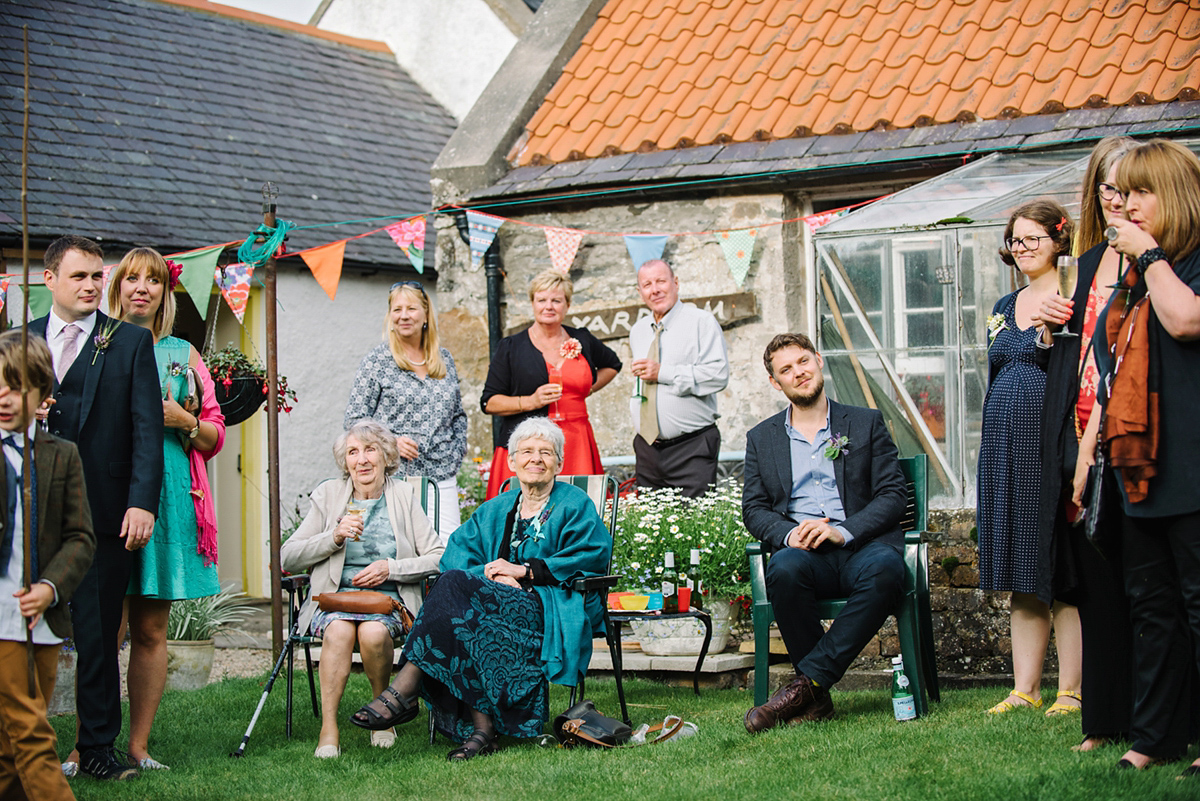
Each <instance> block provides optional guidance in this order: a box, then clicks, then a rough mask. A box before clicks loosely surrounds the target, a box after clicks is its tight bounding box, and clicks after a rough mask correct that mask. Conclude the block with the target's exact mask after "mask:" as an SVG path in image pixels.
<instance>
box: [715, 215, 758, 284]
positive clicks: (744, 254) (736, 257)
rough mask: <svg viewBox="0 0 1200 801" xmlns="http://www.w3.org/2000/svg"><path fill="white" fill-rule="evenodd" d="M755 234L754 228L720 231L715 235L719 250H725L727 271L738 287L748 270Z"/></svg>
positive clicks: (756, 233)
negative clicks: (719, 245)
mask: <svg viewBox="0 0 1200 801" xmlns="http://www.w3.org/2000/svg"><path fill="white" fill-rule="evenodd" d="M757 235H758V231H757V229H754V228H743V229H741V230H739V231H722V232H721V233H720V234H718V235H717V241H718V242H720V243H721V250H723V251H724V252H725V263H726V264H728V265H729V272H730V274H731V275H732V276H733V280H734V281H737V285H738V288H739V289H741V287H742V282H744V281H745V280H746V273H748V272H750V256H751V254H752V253H753V252H754V237H755V236H757Z"/></svg>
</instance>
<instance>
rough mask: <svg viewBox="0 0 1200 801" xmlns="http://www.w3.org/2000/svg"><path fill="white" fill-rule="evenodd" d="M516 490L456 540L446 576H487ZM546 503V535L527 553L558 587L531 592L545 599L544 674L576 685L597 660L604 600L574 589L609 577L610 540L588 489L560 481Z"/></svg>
mask: <svg viewBox="0 0 1200 801" xmlns="http://www.w3.org/2000/svg"><path fill="white" fill-rule="evenodd" d="M516 493H517V490H516V489H513V490H510V491H508V492H506V493H504V494H502V495H498V496H496V497H495V498H492V499H491V500H490V501H488V502H486V503H484V504H482V505H481V506H480V507H479V508H478V509H476V510H475V514H473V515H471V519H470V520H468V521H467V522H465V523H463V524H462V525H461V526H459V527H458V528H457V529H456V530H455V531H454V533H453V534H451V535H450V541H449V542H448V543H447V544H446V552H445V553H444V554H443V555H442V563H441V569H442V571H443V572H445V571H447V570H464V571H466V572H468V573H473V574H475V575H477V576H481V577H482V576H483V567H484V565H486V564H487V563H488V562H491V561H493V560H495V559H497V558H498V556H499V554H500V545H501V540H502V538H503V537H504V533H505V532H504V525H505V522H506V520H507V518H508V513H509V512H510V511H511V510H512V508H513V504H514V503H516V500H517V495H516ZM547 504H548V505H549V506H550V514H549V516H548V517H547V518H546V522H545V523H544V524H543V526H542V532H543V534H544V535H545V536H544V538H543V539H541V540H539V541H536V542H529V543H528V544H526V545H525V546H524V547H523V548H522V555H523V556H524V557H526V558H530V557H532V558H537V559H542V560H543V561H544V562H545V563H546V567H547V568H548V569H549V571H550V573H551V575H553V576H554V578H555V579H556V582H557V583H555V584H550V585H537V586H535V587H534V588H533V590H534V591H535V592H536V593H537V594H538V597H539V598H540V599H541V602H542V611H543V621H542V663H543V666H542V670H543V673H544V674H545V676H546V680H547V681H550V682H553V683H554V684H565V685H576V684H578V683H579V680H580V679H582V678H583V675H584V673H586V672H587V666H588V662H590V661H591V658H592V638H593V637H596V636H603V633H604V609H603V607H602V604H603V603H604V599H602V598H600V597H599V594H597V593H593V594H592V595H591V596H589V597H588V598H587V602H586V603H585V601H584V596H583V595H581V594H580V593H577V592H575V591H574V590H573V589H571V586H570V585H571V583H572V582H573V581H574V580H575V579H578V578H583V577H585V576H600V575H604V571H605V570H606V569H607V568H608V563H609V559H610V557H611V556H612V537H611V536H609V533H608V530H607V529H606V528H605V527H604V522H603V521H602V520H601V519H600V515H598V514H597V513H596V506H595V504H593V503H592V500H591V498H589V497H588V495H587V493H586V492H584V491H583V490H581V489H579V488H577V487H573V486H571V485H570V484H564V483H562V482H557V481H556V482H555V483H554V488H553V489H552V490H551V492H550V499H549V500H548V501H547Z"/></svg>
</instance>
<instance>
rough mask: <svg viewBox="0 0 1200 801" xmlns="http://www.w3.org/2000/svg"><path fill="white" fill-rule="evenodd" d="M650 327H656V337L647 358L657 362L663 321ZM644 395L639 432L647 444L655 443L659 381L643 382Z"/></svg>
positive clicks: (651, 342)
mask: <svg viewBox="0 0 1200 801" xmlns="http://www.w3.org/2000/svg"><path fill="white" fill-rule="evenodd" d="M650 327H651V328H652V329H654V339H652V340H650V350H649V351H647V352H646V358H647V359H649V360H651V361H655V362H657V361H661V358H660V353H659V351H660V347H659V341H658V340H659V336H660V335H661V334H662V329H663V327H662V323H651V324H650ZM642 395H644V396H645V398H646V400H644V401H642V416H641V420H640V421H639V425H638V429H639V434H640V436H641V438H642V439H644V440H646V442H647V444H649V445H653V444H654V440H656V439H658V382H657V381H644V382H642Z"/></svg>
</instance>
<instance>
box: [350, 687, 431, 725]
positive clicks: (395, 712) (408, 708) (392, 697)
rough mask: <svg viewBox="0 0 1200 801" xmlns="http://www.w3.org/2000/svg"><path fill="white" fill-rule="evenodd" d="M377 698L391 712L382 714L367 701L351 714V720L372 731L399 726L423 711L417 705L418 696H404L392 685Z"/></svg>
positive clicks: (385, 688)
mask: <svg viewBox="0 0 1200 801" xmlns="http://www.w3.org/2000/svg"><path fill="white" fill-rule="evenodd" d="M375 700H376V701H378V702H379V703H381V704H383V706H384V708H385V709H387V711H388V712H389V713H391V714H390V715H381V714H379V713H378V712H376V711H375V710H374V709H372V708H371V704H370V703H367V704H364V705H363V706H362V707H361V708H360V709H359V710H358V711H357V712H355V713H354V714H353V715H351V716H350V722H351V723H353V724H354V725H355V726H359V727H361V728H364V729H370V730H371V731H383V730H384V729H390V728H391V727H393V726H399V725H400V724H401V723H408V722H409V721H410V720H412V719H413V718H415V717H416V716H417V714H418V713H419V712H420V711H421V710H420V708H419V707H418V706H417V699H416V698H404V696H402V695H400V693H398V692H396V691H395V690H393V689H392V688H391V687H390V686H389V687H384V688H383V692H381V693H380V694H379V695H377V696H376V697H375Z"/></svg>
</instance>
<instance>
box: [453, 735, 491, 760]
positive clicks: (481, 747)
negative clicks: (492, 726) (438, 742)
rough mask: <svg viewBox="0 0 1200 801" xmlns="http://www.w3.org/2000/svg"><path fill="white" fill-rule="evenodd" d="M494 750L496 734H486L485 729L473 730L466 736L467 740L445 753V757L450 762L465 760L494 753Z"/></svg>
mask: <svg viewBox="0 0 1200 801" xmlns="http://www.w3.org/2000/svg"><path fill="white" fill-rule="evenodd" d="M495 751H496V734H495V733H494V732H493V733H492V734H488V733H487V732H485V731H480V730H479V729H476V730H475V733H474V734H472V735H471V736H470V737H468V738H467V741H466V742H465V743H463V744H462V745H460V746H459V747H458V748H455V749H454V750H453V751H451V752H450V753H448V754H446V759H448V760H450V761H451V762H466V761H467V760H468V759H474V758H475V757H477V756H486V755H488V754H492V753H495Z"/></svg>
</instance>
